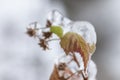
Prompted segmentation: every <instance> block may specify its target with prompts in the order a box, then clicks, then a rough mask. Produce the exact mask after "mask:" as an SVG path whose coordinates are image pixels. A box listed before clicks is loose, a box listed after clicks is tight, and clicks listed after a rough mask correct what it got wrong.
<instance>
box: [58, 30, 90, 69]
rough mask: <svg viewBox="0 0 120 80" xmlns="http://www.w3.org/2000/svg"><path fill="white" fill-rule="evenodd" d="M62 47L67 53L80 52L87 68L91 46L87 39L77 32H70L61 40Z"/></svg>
mask: <svg viewBox="0 0 120 80" xmlns="http://www.w3.org/2000/svg"><path fill="white" fill-rule="evenodd" d="M60 45H61V47H62V48H63V49H64V51H65V52H66V54H68V53H70V52H71V53H73V54H74V52H79V53H80V54H81V56H82V57H83V62H84V69H86V68H87V64H88V60H89V48H88V45H87V43H86V41H85V40H84V39H83V38H82V37H81V36H80V35H79V34H77V33H74V32H68V33H66V34H65V35H64V36H63V37H62V38H61V42H60Z"/></svg>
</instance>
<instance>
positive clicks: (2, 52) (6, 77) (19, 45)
mask: <svg viewBox="0 0 120 80" xmlns="http://www.w3.org/2000/svg"><path fill="white" fill-rule="evenodd" d="M53 9H57V10H59V11H60V12H61V13H63V14H64V15H65V16H66V17H69V18H70V19H72V20H75V21H77V20H82V21H89V22H91V23H92V24H93V25H94V26H95V29H96V32H97V37H98V41H97V50H96V52H95V54H94V55H93V57H92V59H93V60H94V61H95V63H96V64H97V68H98V74H97V79H98V80H120V76H119V75H120V0H0V80H48V79H49V76H50V73H51V71H52V68H53V63H54V59H55V58H56V57H55V56H54V55H55V52H57V51H59V50H57V48H56V50H55V52H54V51H52V50H51V51H48V53H49V54H47V53H45V52H43V51H42V49H41V48H39V46H38V45H37V41H36V40H34V39H32V38H30V37H28V36H27V35H26V34H25V31H26V27H27V25H28V24H29V23H31V22H34V21H38V22H39V23H41V24H42V25H43V24H44V22H45V17H46V15H47V13H48V12H49V11H51V10H53ZM53 46H55V45H53ZM52 53H53V54H52Z"/></svg>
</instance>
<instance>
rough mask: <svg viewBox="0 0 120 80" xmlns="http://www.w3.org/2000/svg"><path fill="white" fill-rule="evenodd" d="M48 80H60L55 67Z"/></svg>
mask: <svg viewBox="0 0 120 80" xmlns="http://www.w3.org/2000/svg"><path fill="white" fill-rule="evenodd" d="M50 80H60V79H59V74H58V69H57V66H56V65H55V66H54V70H53V72H52V74H51V76H50Z"/></svg>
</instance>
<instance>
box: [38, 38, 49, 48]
mask: <svg viewBox="0 0 120 80" xmlns="http://www.w3.org/2000/svg"><path fill="white" fill-rule="evenodd" d="M38 44H39V45H40V47H42V48H43V49H44V50H46V49H49V48H48V46H47V42H46V41H45V40H44V39H40V43H38Z"/></svg>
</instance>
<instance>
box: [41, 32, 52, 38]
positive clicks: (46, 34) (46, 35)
mask: <svg viewBox="0 0 120 80" xmlns="http://www.w3.org/2000/svg"><path fill="white" fill-rule="evenodd" d="M51 35H52V33H51V32H43V36H44V37H45V39H48V38H50V37H51Z"/></svg>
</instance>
